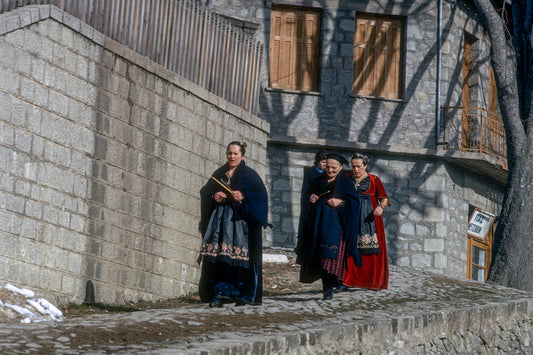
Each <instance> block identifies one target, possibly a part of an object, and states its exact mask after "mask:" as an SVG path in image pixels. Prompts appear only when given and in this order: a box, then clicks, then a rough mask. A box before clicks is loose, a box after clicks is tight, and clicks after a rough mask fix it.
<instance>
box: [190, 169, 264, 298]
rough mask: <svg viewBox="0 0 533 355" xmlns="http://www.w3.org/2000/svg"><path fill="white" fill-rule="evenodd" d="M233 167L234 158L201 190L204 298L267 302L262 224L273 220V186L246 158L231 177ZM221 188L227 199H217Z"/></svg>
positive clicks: (200, 288)
mask: <svg viewBox="0 0 533 355" xmlns="http://www.w3.org/2000/svg"><path fill="white" fill-rule="evenodd" d="M228 169H229V167H228V164H225V165H224V166H222V167H220V168H219V169H217V170H216V171H215V172H214V173H213V175H212V177H211V179H210V180H209V181H208V182H207V184H206V185H205V186H204V187H203V188H202V190H201V208H202V211H201V221H200V231H201V232H202V235H203V240H202V247H201V250H200V260H203V263H202V274H201V278H200V285H199V292H200V298H201V299H202V301H204V302H210V301H211V302H212V301H213V300H214V299H215V298H216V300H219V301H221V302H224V301H236V302H237V303H238V304H244V303H248V304H261V302H262V296H263V286H262V229H261V227H267V226H270V225H269V223H268V222H267V213H268V196H267V191H266V188H265V185H264V184H263V181H262V180H261V178H260V177H259V175H258V174H257V173H256V172H255V171H254V170H253V169H251V168H249V167H247V166H246V165H245V163H244V161H242V162H241V163H240V164H239V166H237V168H236V169H235V172H234V173H233V176H232V177H231V178H230V177H229V175H228V174H227V171H228ZM222 185H226V186H225V187H224V186H222ZM228 190H232V191H236V190H239V191H241V192H242V194H243V195H244V199H243V200H242V201H241V202H240V203H239V202H236V201H234V200H233V199H231V194H230V193H228ZM218 191H223V192H225V193H226V195H228V198H226V199H225V201H223V202H222V203H216V202H215V201H214V200H213V195H214V194H215V193H216V192H218ZM216 300H215V301H216ZM217 305H218V304H217Z"/></svg>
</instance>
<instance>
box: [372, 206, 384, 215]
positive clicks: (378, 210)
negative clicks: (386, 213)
mask: <svg viewBox="0 0 533 355" xmlns="http://www.w3.org/2000/svg"><path fill="white" fill-rule="evenodd" d="M382 214H383V207H381V206H376V208H374V216H376V217H379V216H381V215H382Z"/></svg>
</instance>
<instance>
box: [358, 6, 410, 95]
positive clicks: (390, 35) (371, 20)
mask: <svg viewBox="0 0 533 355" xmlns="http://www.w3.org/2000/svg"><path fill="white" fill-rule="evenodd" d="M355 26H356V27H355V37H354V66H353V67H354V80H353V87H352V92H353V94H354V95H362V96H376V97H385V98H390V99H401V98H402V80H403V68H402V66H403V58H402V56H403V54H402V53H403V52H402V47H403V31H404V25H403V19H402V18H400V17H392V16H381V15H375V14H367V13H358V14H357V18H356V22H355Z"/></svg>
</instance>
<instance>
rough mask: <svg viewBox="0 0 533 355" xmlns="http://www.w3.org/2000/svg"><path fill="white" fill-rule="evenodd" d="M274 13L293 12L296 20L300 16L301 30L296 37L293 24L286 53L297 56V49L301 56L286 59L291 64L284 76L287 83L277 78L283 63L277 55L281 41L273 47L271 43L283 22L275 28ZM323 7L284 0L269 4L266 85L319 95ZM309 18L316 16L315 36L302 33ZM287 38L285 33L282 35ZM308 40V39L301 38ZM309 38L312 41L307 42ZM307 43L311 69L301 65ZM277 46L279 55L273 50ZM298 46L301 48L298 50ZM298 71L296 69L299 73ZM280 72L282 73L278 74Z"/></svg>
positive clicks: (273, 41)
mask: <svg viewBox="0 0 533 355" xmlns="http://www.w3.org/2000/svg"><path fill="white" fill-rule="evenodd" d="M276 13H284V15H285V16H286V17H290V16H291V15H292V16H294V18H293V20H294V22H295V23H297V22H298V21H300V20H302V19H303V21H304V22H303V24H302V25H303V27H302V28H301V34H302V37H301V38H298V37H297V30H298V28H297V24H296V25H295V27H294V29H295V31H294V33H293V35H292V36H290V37H291V40H292V44H291V45H290V52H291V53H290V54H289V56H291V55H293V56H294V57H296V56H297V55H296V53H300V60H299V61H296V60H293V61H292V62H290V59H289V63H288V66H289V67H290V68H292V72H291V69H289V73H290V74H289V75H290V76H293V77H291V78H289V79H287V80H289V82H288V83H283V82H281V80H279V77H280V74H279V73H280V72H281V70H280V69H279V68H280V67H282V66H283V64H284V63H283V62H282V60H281V59H280V56H281V53H282V52H281V51H282V48H281V45H280V46H278V47H277V48H276V46H275V45H274V43H275V42H276V39H275V37H276V36H277V33H279V36H281V31H282V29H283V28H282V26H283V23H280V31H279V32H276V29H275V26H276V24H275V23H274V21H275V15H276ZM322 17H323V10H322V9H320V8H316V7H307V6H306V7H304V6H294V5H283V4H272V8H271V14H270V36H269V56H268V58H269V63H268V87H267V88H266V89H267V90H268V91H282V92H289V93H303V94H310V95H319V85H320V68H321V50H322V48H321V45H322V22H323V19H322ZM310 20H316V22H315V24H316V27H318V28H315V32H314V35H313V36H314V37H312V38H311V37H309V36H305V33H307V32H306V31H305V30H306V29H307V28H308V27H307V26H306V24H307V21H310ZM285 38H287V37H285ZM302 41H307V42H305V43H304V42H302ZM309 41H311V42H309ZM298 42H300V44H299V46H300V48H299V49H298V46H297V45H296V43H298ZM306 43H311V49H312V51H311V54H310V56H311V57H312V59H313V60H312V61H311V63H312V68H311V70H310V71H308V70H307V67H305V66H304V65H302V63H303V62H304V61H303V60H302V58H303V57H305V54H306V47H305V46H306ZM276 49H277V50H278V55H276V54H275V51H276ZM298 50H300V51H299V52H298ZM274 65H277V67H278V68H277V70H274ZM298 72H299V73H298ZM308 73H311V74H310V75H311V78H310V79H309V80H308V82H307V83H306V74H308ZM281 75H283V74H281Z"/></svg>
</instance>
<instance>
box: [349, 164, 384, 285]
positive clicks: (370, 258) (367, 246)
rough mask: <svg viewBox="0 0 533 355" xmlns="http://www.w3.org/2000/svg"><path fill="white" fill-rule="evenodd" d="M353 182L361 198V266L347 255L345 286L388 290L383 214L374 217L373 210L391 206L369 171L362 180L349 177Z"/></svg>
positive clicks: (359, 240)
mask: <svg viewBox="0 0 533 355" xmlns="http://www.w3.org/2000/svg"><path fill="white" fill-rule="evenodd" d="M352 184H354V186H355V187H356V189H357V192H358V193H359V197H360V199H361V215H360V219H359V221H360V233H359V237H358V243H357V244H358V245H357V247H358V249H359V252H360V254H361V255H362V265H358V262H357V261H356V260H354V259H352V258H351V257H348V264H347V271H346V273H345V274H344V285H346V286H348V287H361V288H370V289H387V287H388V284H389V262H388V258H387V244H386V240H385V227H384V224H383V216H379V217H376V216H374V209H375V208H376V207H377V206H378V205H380V206H381V207H382V209H383V210H385V208H386V207H388V206H389V205H390V202H389V196H388V195H387V192H386V191H385V188H384V186H383V183H382V182H381V180H380V179H379V178H378V177H377V176H375V175H372V174H368V176H367V177H365V178H364V179H362V180H361V181H359V182H358V181H357V180H355V178H353V177H352Z"/></svg>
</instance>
